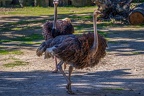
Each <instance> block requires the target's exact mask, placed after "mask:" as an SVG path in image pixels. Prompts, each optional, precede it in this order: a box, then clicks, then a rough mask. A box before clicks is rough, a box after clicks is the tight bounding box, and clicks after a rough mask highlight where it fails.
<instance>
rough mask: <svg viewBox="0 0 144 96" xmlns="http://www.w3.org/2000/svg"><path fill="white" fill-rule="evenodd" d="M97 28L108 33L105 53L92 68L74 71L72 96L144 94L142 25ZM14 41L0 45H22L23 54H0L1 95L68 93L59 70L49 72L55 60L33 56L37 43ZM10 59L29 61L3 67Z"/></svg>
mask: <svg viewBox="0 0 144 96" xmlns="http://www.w3.org/2000/svg"><path fill="white" fill-rule="evenodd" d="M100 30H102V31H105V32H108V38H109V42H108V48H107V56H106V57H105V58H104V59H103V60H102V61H101V62H100V64H99V65H98V66H95V67H94V68H86V69H83V70H76V69H75V70H74V71H73V74H72V90H73V91H74V92H75V95H76V96H144V28H120V27H119V28H118V27H116V28H106V29H100ZM35 32H37V33H39V32H40V30H36V31H35ZM17 43H18V42H12V44H9V43H2V44H1V46H5V47H9V48H11V47H13V48H17V49H19V48H21V50H22V51H23V52H24V55H12V54H11V55H1V56H0V96H69V94H67V92H66V90H65V86H66V80H65V79H64V78H63V76H62V75H61V74H60V73H56V74H54V73H52V70H53V69H54V60H53V59H52V58H50V59H47V60H44V59H43V56H42V57H37V56H36V54H35V51H36V48H37V47H38V46H39V44H37V45H33V46H26V47H24V46H21V47H20V46H16V44H17ZM9 58H19V59H20V60H22V61H26V62H29V64H28V65H26V66H17V67H13V68H7V67H4V66H2V65H3V64H5V63H7V62H9V60H8V59H9ZM67 71H68V67H67V69H66V70H65V72H66V73H67Z"/></svg>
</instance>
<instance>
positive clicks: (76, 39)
mask: <svg viewBox="0 0 144 96" xmlns="http://www.w3.org/2000/svg"><path fill="white" fill-rule="evenodd" d="M98 13H99V12H98V11H94V14H93V22H94V34H93V33H88V34H83V35H80V36H76V35H61V36H57V37H56V38H53V39H50V40H47V41H46V42H43V43H42V44H41V46H40V47H39V48H38V50H37V53H39V54H37V55H38V56H40V55H41V54H42V53H43V52H45V55H46V57H48V56H49V55H53V56H56V57H57V58H59V59H60V60H61V61H60V62H59V64H58V69H59V70H60V72H61V73H62V74H63V76H64V77H65V79H66V80H67V86H66V88H67V90H68V93H70V94H73V92H72V90H71V79H70V77H71V73H72V70H73V67H75V68H76V69H83V68H85V67H93V66H95V65H97V64H98V63H99V61H100V59H101V58H103V57H104V56H105V55H106V52H105V50H106V47H107V42H106V40H105V39H104V38H103V37H102V36H101V35H99V34H98V33H97V24H96V21H97V15H98ZM63 63H66V64H69V65H70V66H69V75H68V77H67V76H66V75H65V73H64V71H63V69H62V64H63Z"/></svg>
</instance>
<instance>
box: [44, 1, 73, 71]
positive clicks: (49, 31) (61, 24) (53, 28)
mask: <svg viewBox="0 0 144 96" xmlns="http://www.w3.org/2000/svg"><path fill="white" fill-rule="evenodd" d="M58 1H59V0H54V1H53V4H54V21H47V22H46V23H45V24H44V25H43V28H42V30H43V32H42V35H43V37H44V38H45V40H49V39H51V38H55V37H56V36H59V35H68V34H72V33H74V27H73V25H72V24H71V20H70V19H69V18H65V19H62V20H57V6H58V3H59V2H58ZM54 59H55V65H56V66H57V59H56V57H55V56H54ZM65 68H66V66H64V69H65ZM57 71H58V69H57V67H55V70H54V71H53V72H54V73H56V72H57Z"/></svg>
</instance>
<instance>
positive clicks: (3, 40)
mask: <svg viewBox="0 0 144 96" xmlns="http://www.w3.org/2000/svg"><path fill="white" fill-rule="evenodd" d="M11 41H12V40H5V39H2V40H0V43H2V42H11Z"/></svg>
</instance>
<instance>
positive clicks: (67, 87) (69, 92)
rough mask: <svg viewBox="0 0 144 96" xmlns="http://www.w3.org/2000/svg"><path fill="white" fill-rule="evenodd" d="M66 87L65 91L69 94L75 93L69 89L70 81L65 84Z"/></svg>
mask: <svg viewBox="0 0 144 96" xmlns="http://www.w3.org/2000/svg"><path fill="white" fill-rule="evenodd" d="M66 89H67V93H68V94H71V95H74V94H75V93H74V92H73V91H72V90H71V83H69V84H67V86H66Z"/></svg>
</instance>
